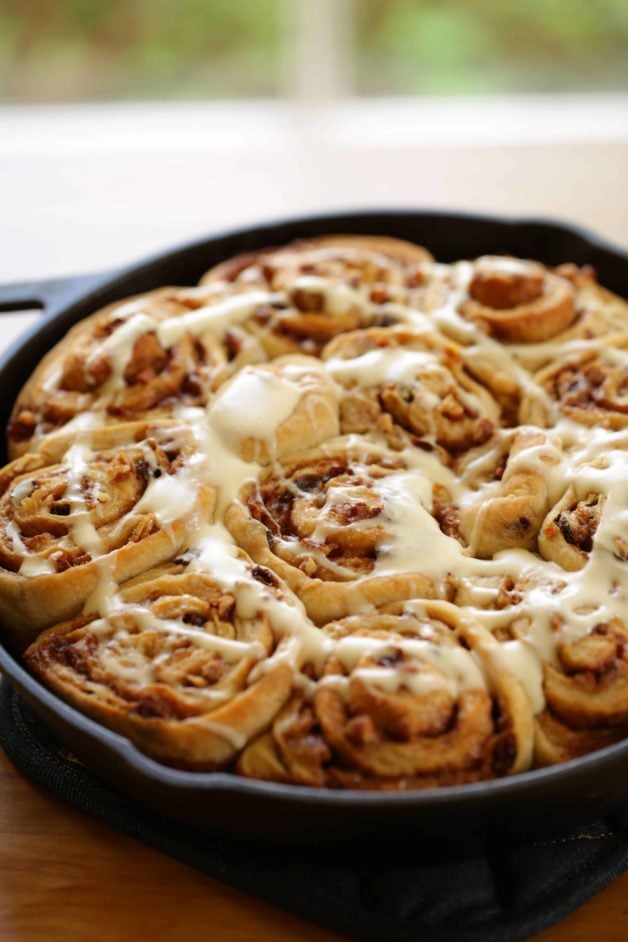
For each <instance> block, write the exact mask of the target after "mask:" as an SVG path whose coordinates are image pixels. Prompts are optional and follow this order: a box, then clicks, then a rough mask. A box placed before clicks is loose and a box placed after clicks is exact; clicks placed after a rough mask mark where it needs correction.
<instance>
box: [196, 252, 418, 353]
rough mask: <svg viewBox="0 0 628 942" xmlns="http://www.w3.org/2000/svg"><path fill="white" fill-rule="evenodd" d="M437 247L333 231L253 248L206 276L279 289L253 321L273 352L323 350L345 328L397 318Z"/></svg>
mask: <svg viewBox="0 0 628 942" xmlns="http://www.w3.org/2000/svg"><path fill="white" fill-rule="evenodd" d="M431 258H432V257H431V255H430V254H429V253H428V252H427V251H426V250H425V249H423V248H422V247H420V246H416V245H412V244H411V243H408V242H402V241H401V240H398V239H390V238H384V237H371V236H368V237H367V236H330V237H324V238H319V239H311V240H307V241H303V242H297V243H294V244H292V245H289V246H287V247H286V248H284V249H276V250H269V251H267V252H260V253H253V254H246V255H243V256H239V257H237V258H235V259H231V260H228V261H227V262H223V263H221V264H220V265H218V266H216V267H215V268H213V269H211V271H209V272H208V273H207V274H206V275H205V276H204V277H203V279H202V281H201V284H209V285H213V284H221V283H224V282H227V283H228V284H231V285H235V286H236V288H237V289H238V290H241V289H242V287H243V286H247V287H252V286H255V287H256V288H257V289H258V290H267V291H271V292H275V293H277V297H278V301H277V302H276V303H269V304H267V305H265V306H260V307H259V308H258V309H257V311H256V312H255V314H254V315H253V316H252V317H251V318H250V320H249V321H248V323H247V328H248V329H249V330H250V331H251V332H252V333H254V334H255V336H257V337H258V338H259V340H260V342H261V344H262V345H263V347H264V349H265V350H266V352H267V354H268V355H269V356H270V357H276V356H281V355H282V354H287V353H308V354H314V355H319V354H320V353H321V351H322V349H323V347H324V346H325V344H326V343H327V342H328V341H329V340H331V339H332V338H333V337H335V336H337V335H338V334H342V333H346V332H347V331H352V330H356V329H361V328H363V327H366V326H369V325H372V324H377V323H393V322H395V320H397V319H398V317H399V312H398V311H397V310H393V309H392V307H391V304H392V306H393V307H394V303H395V302H402V303H405V302H406V301H407V300H408V296H409V292H411V290H412V288H413V287H415V286H416V285H419V284H420V283H421V282H422V280H423V278H424V274H423V266H424V265H425V264H427V263H429V262H430V261H431Z"/></svg>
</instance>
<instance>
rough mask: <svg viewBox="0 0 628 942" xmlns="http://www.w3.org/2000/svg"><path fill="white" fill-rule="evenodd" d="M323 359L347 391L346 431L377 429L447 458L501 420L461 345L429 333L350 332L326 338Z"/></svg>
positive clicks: (397, 442) (396, 442) (395, 441)
mask: <svg viewBox="0 0 628 942" xmlns="http://www.w3.org/2000/svg"><path fill="white" fill-rule="evenodd" d="M323 358H324V359H325V360H326V361H327V369H328V370H329V372H330V373H331V375H332V376H333V377H334V378H335V379H336V380H337V381H338V382H340V383H341V384H342V385H343V386H344V388H345V389H346V392H345V394H344V396H343V398H342V401H341V404H340V421H341V430H342V432H344V433H351V432H358V433H365V432H368V431H370V430H371V429H373V428H377V429H378V430H380V431H381V432H382V433H383V435H384V436H385V437H386V438H387V439H388V443H389V444H390V445H392V446H397V447H403V445H404V443H405V440H406V439H407V438H408V436H409V439H410V441H411V442H413V443H414V444H417V445H419V446H420V447H424V448H425V447H427V448H439V449H440V450H441V452H443V453H444V455H445V457H446V458H447V457H451V456H452V455H456V454H458V453H460V452H462V451H466V450H468V449H469V448H472V447H474V446H476V445H480V444H483V443H484V442H486V441H487V440H488V439H489V438H490V437H491V435H492V434H493V432H494V430H495V428H496V427H498V425H499V419H500V410H499V407H498V405H497V403H496V402H495V400H494V399H493V397H492V396H491V395H490V393H489V392H487V390H486V389H485V388H484V387H483V386H481V385H480V384H479V383H477V382H475V381H474V380H473V379H472V377H471V376H470V375H469V373H468V372H467V370H466V369H465V365H464V360H463V357H462V352H461V349H460V348H459V347H458V346H457V344H454V343H452V342H444V341H443V339H442V337H440V336H439V335H438V334H436V333H434V332H429V333H427V332H418V331H416V330H414V331H413V330H411V329H408V328H406V327H392V328H378V327H373V328H371V329H369V330H363V331H355V332H353V333H349V334H344V335H342V336H341V337H337V338H336V339H335V340H333V341H332V342H331V343H329V344H328V345H327V347H326V348H325V351H324V353H323Z"/></svg>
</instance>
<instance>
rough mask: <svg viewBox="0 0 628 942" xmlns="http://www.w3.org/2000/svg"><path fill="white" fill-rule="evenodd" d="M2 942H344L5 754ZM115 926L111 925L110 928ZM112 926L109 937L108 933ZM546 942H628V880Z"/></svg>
mask: <svg viewBox="0 0 628 942" xmlns="http://www.w3.org/2000/svg"><path fill="white" fill-rule="evenodd" d="M0 848H1V850H0V939H2V940H3V942H96V940H100V939H103V938H106V939H107V942H126V940H127V939H128V940H143V939H151V938H152V939H155V940H156V942H179V940H181V942H183V940H186V942H187V940H189V939H191V938H193V937H194V936H195V935H198V934H200V933H202V935H203V937H209V938H211V939H212V940H214V942H248V940H250V939H253V938H256V939H257V938H259V939H263V940H264V942H294V940H296V939H298V940H299V942H340V940H342V939H343V938H344V937H343V936H340V935H338V934H337V933H333V932H328V931H326V930H324V929H321V928H319V927H318V926H314V925H310V924H308V923H306V922H304V921H303V920H301V919H299V918H297V917H295V916H291V915H289V914H288V913H285V912H283V911H282V910H280V909H276V908H275V907H274V906H270V905H268V904H266V903H263V902H260V901H259V900H256V899H253V898H252V897H249V896H246V895H245V894H244V893H241V892H239V891H238V890H234V889H232V888H231V887H229V886H226V885H225V884H223V883H220V882H218V881H217V880H214V879H212V878H211V877H208V876H205V875H204V874H202V873H199V872H198V871H196V870H193V869H192V868H190V867H187V866H185V865H184V864H181V863H179V862H177V861H176V860H172V859H170V858H169V857H167V856H165V855H164V854H161V853H159V852H158V851H155V850H153V849H152V848H150V847H145V846H144V845H143V844H141V843H139V842H137V841H135V840H133V839H131V838H129V837H126V836H125V835H123V834H119V833H118V832H117V831H114V830H113V829H111V828H110V827H108V826H107V825H105V824H102V823H100V822H99V821H95V820H93V819H92V818H90V817H88V816H87V815H85V814H83V813H81V812H78V811H75V810H74V809H73V808H70V807H69V806H68V805H66V804H64V802H62V801H60V800H59V799H57V798H54V797H52V796H51V795H48V794H47V793H46V792H44V791H43V790H42V789H40V788H39V787H37V786H35V785H33V784H31V783H30V782H28V781H27V780H25V779H24V778H22V777H21V775H20V774H19V773H18V772H17V771H16V770H15V768H14V767H13V766H12V765H11V763H10V762H9V761H8V760H7V758H6V757H5V756H4V754H3V753H1V752H0ZM105 921H106V922H105ZM105 925H106V930H105ZM536 939H537V940H538V942H591V940H594V942H625V940H626V939H628V873H625V874H624V875H623V876H622V877H620V879H619V880H617V881H616V882H615V883H614V884H612V885H611V886H609V887H607V889H606V890H604V891H603V892H602V893H600V894H599V895H598V896H596V897H595V898H594V899H592V900H590V901H589V902H588V903H586V904H585V905H584V906H583V907H582V908H581V909H579V910H578V911H577V912H576V913H573V914H572V915H570V916H568V917H567V918H566V919H564V920H563V921H562V922H561V923H560V924H559V925H557V926H553V927H552V928H550V929H547V930H546V931H545V932H543V933H541V934H540V935H538V936H536Z"/></svg>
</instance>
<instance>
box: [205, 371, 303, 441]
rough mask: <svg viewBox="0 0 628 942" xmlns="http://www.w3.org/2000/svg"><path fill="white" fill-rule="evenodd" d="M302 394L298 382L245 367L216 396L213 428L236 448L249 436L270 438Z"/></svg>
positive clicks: (263, 438)
mask: <svg viewBox="0 0 628 942" xmlns="http://www.w3.org/2000/svg"><path fill="white" fill-rule="evenodd" d="M302 394H303V390H302V388H301V387H300V386H299V385H298V383H297V382H293V381H292V380H290V379H287V378H284V377H283V376H278V375H276V374H275V373H271V372H270V371H269V370H268V369H259V368H255V367H253V366H247V367H244V369H243V370H241V371H240V372H239V373H236V375H235V376H234V378H233V379H232V380H231V381H230V382H229V383H227V384H226V386H224V387H223V388H222V389H221V390H220V392H219V393H218V395H217V396H216V398H215V399H214V401H213V403H212V406H211V422H212V428H213V430H214V432H215V433H216V434H217V435H218V436H219V437H220V438H221V439H222V441H223V442H224V443H225V444H226V445H227V446H228V447H231V448H233V449H234V450H235V451H238V449H239V446H240V445H241V443H242V442H243V441H245V440H246V439H247V438H258V439H262V441H264V442H267V441H270V440H271V439H272V437H273V435H274V433H275V431H276V430H277V428H278V426H279V425H281V423H282V422H284V421H285V420H286V419H287V418H289V417H290V415H292V413H293V411H294V408H295V406H296V404H297V403H298V401H299V400H300V398H301V396H302Z"/></svg>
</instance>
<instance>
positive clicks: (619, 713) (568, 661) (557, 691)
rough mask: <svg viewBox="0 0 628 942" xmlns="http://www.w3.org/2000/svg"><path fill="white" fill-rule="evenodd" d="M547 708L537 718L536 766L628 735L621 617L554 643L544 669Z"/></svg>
mask: <svg viewBox="0 0 628 942" xmlns="http://www.w3.org/2000/svg"><path fill="white" fill-rule="evenodd" d="M543 691H544V696H545V703H546V706H545V709H544V710H543V712H542V713H541V714H540V715H539V716H538V717H537V719H536V729H535V756H536V761H537V763H538V764H540V765H550V764H553V763H556V762H565V761H566V760H567V759H572V758H575V757H576V756H580V755H584V754H585V753H587V752H593V751H594V750H595V749H601V748H602V747H603V746H607V745H610V744H611V743H613V742H617V741H618V740H619V739H623V738H624V737H625V736H626V735H628V629H627V628H626V625H625V623H624V622H623V621H622V620H621V619H619V618H612V619H611V620H610V621H608V622H598V623H596V624H594V625H593V627H592V628H591V630H590V631H589V632H588V633H587V634H585V635H583V636H579V637H575V638H574V639H573V640H572V639H570V638H569V637H566V638H564V639H561V640H559V641H558V643H557V646H556V657H555V660H554V662H552V661H546V662H545V663H544V664H543Z"/></svg>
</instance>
